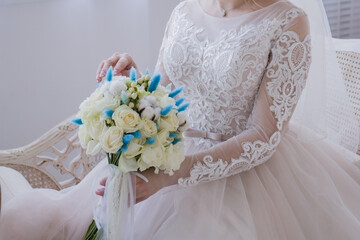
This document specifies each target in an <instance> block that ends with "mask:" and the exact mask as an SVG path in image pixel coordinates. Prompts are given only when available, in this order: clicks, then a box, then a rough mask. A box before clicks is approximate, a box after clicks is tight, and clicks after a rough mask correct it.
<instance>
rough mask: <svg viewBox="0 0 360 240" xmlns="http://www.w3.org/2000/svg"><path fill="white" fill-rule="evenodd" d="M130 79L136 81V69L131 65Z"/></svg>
mask: <svg viewBox="0 0 360 240" xmlns="http://www.w3.org/2000/svg"><path fill="white" fill-rule="evenodd" d="M130 79H131V81H136V70H135V68H134V67H131V69H130Z"/></svg>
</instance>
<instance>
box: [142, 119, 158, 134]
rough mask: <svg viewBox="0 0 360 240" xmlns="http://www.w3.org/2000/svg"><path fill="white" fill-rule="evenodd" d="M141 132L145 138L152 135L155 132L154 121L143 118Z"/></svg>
mask: <svg viewBox="0 0 360 240" xmlns="http://www.w3.org/2000/svg"><path fill="white" fill-rule="evenodd" d="M141 132H142V133H143V134H144V136H145V137H147V138H149V137H154V136H155V135H156V133H157V127H156V123H154V122H153V121H151V120H149V119H146V118H145V119H144V120H143V123H142V128H141Z"/></svg>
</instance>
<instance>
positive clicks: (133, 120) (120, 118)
mask: <svg viewBox="0 0 360 240" xmlns="http://www.w3.org/2000/svg"><path fill="white" fill-rule="evenodd" d="M112 119H114V121H115V123H116V126H118V127H121V128H122V129H124V131H125V132H135V131H137V130H139V128H140V127H141V118H140V116H139V114H138V113H137V112H135V111H134V110H132V109H131V108H130V107H128V106H126V105H121V106H120V107H118V108H117V109H116V110H115V112H114V113H113V115H112Z"/></svg>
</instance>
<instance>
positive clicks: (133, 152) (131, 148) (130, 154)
mask: <svg viewBox="0 0 360 240" xmlns="http://www.w3.org/2000/svg"><path fill="white" fill-rule="evenodd" d="M143 144H144V140H143V139H137V138H135V139H133V140H132V141H131V142H130V143H129V144H128V149H127V150H126V152H124V153H123V154H122V155H125V157H126V158H128V159H130V158H134V157H136V156H137V155H139V154H141V153H142V150H143V147H144V145H143Z"/></svg>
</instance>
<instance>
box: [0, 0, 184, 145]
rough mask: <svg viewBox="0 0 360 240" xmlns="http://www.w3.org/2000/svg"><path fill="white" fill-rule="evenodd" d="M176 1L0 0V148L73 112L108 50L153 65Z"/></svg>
mask: <svg viewBox="0 0 360 240" xmlns="http://www.w3.org/2000/svg"><path fill="white" fill-rule="evenodd" d="M178 2H179V0H0V79H1V85H0V149H8V148H15V147H20V146H23V145H26V144H28V143H30V142H31V141H33V140H35V139H36V138H38V137H39V136H41V135H42V134H44V133H45V132H46V131H48V130H49V129H50V128H52V127H53V126H55V125H56V124H58V123H59V122H61V121H62V120H64V119H66V118H67V117H69V116H70V115H72V114H74V113H76V112H77V109H78V106H79V104H80V103H81V101H82V100H83V99H85V98H86V96H88V95H89V94H90V93H91V92H92V91H93V90H94V89H95V88H96V86H97V84H96V81H95V74H96V69H97V66H98V63H99V62H100V61H101V60H102V59H104V58H107V57H109V56H110V55H111V54H112V53H113V52H115V51H118V52H129V53H130V54H132V55H133V56H134V58H135V60H136V61H137V62H138V65H139V67H140V68H141V69H144V71H145V68H146V67H149V68H150V69H152V68H153V67H154V65H155V62H156V59H157V52H158V49H159V47H160V43H161V40H162V34H163V31H164V28H165V24H166V22H167V20H168V17H169V16H170V13H171V10H172V9H173V7H174V6H176V5H177V4H178ZM139 26H142V28H139ZM147 31H148V32H147ZM148 33H150V34H148ZM147 36H150V37H147Z"/></svg>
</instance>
